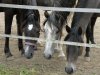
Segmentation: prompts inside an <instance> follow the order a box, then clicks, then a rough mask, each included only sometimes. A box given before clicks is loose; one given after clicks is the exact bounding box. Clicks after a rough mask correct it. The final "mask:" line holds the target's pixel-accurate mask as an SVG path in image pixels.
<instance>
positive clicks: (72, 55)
mask: <svg viewBox="0 0 100 75" xmlns="http://www.w3.org/2000/svg"><path fill="white" fill-rule="evenodd" d="M84 3H85V4H84ZM99 4H100V2H99V0H97V1H95V0H87V1H85V0H79V1H78V4H77V7H78V8H98V7H99ZM93 17H96V16H94V13H75V15H74V17H73V20H72V27H71V28H68V27H67V31H68V35H67V36H66V38H65V41H71V42H80V43H83V36H84V34H85V33H86V29H87V28H88V25H91V24H90V22H91V19H92V18H93ZM92 20H93V19H92ZM95 21H96V18H95V19H94V23H95ZM94 23H92V24H94ZM89 36H90V35H89ZM93 43H94V42H93ZM66 53H67V61H68V63H67V65H66V67H65V71H66V72H67V73H68V74H72V73H74V71H75V70H76V62H77V59H78V56H79V55H81V54H82V47H80V46H72V45H66ZM85 57H86V58H89V50H86V54H85Z"/></svg>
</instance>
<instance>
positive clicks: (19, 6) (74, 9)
mask: <svg viewBox="0 0 100 75" xmlns="http://www.w3.org/2000/svg"><path fill="white" fill-rule="evenodd" d="M0 7H6V8H19V9H37V10H52V11H66V12H85V13H87V12H89V13H100V9H96V8H62V7H44V6H29V5H16V4H3V3H0ZM0 37H9V38H16V39H18V38H20V39H29V40H38V41H42V42H46V41H53V42H54V43H60V44H67V45H75V46H84V47H94V48H100V44H86V43H78V42H68V41H58V40H45V39H41V38H32V37H25V36H15V35H6V34H0Z"/></svg>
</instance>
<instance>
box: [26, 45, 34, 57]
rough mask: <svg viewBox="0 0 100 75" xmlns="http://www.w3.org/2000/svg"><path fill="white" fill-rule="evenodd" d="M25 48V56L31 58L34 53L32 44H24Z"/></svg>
mask: <svg viewBox="0 0 100 75" xmlns="http://www.w3.org/2000/svg"><path fill="white" fill-rule="evenodd" d="M24 50H25V57H26V58H27V59H31V58H32V57H33V55H34V50H35V49H34V47H33V46H32V45H25V47H24Z"/></svg>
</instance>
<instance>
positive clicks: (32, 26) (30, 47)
mask: <svg viewBox="0 0 100 75" xmlns="http://www.w3.org/2000/svg"><path fill="white" fill-rule="evenodd" d="M2 2H3V3H8V4H21V5H33V6H36V5H37V3H36V0H21V1H19V0H16V1H14V0H9V1H8V0H3V1H2ZM3 12H4V13H5V34H11V26H12V20H13V16H14V15H16V20H17V33H18V35H20V36H22V33H24V35H25V36H26V37H37V38H38V37H39V35H40V15H39V11H38V10H28V9H12V8H6V9H5V8H4V10H3ZM36 43H37V41H32V40H25V47H24V48H23V42H22V39H18V47H19V50H20V51H21V54H24V55H25V57H26V58H28V59H29V58H32V57H33V53H34V50H35V49H36V47H37V45H36ZM4 52H5V55H6V57H10V56H12V53H11V52H10V48H9V38H8V37H7V38H6V39H5V48H4Z"/></svg>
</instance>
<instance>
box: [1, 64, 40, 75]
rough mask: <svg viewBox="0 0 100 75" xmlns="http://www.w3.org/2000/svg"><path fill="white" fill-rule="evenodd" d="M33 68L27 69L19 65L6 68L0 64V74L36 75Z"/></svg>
mask: <svg viewBox="0 0 100 75" xmlns="http://www.w3.org/2000/svg"><path fill="white" fill-rule="evenodd" d="M38 74H39V72H37V71H36V70H35V69H34V68H31V69H28V68H25V67H21V68H20V69H16V68H8V67H6V66H4V65H1V64H0V75H38Z"/></svg>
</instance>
